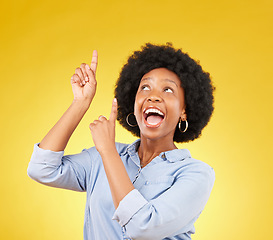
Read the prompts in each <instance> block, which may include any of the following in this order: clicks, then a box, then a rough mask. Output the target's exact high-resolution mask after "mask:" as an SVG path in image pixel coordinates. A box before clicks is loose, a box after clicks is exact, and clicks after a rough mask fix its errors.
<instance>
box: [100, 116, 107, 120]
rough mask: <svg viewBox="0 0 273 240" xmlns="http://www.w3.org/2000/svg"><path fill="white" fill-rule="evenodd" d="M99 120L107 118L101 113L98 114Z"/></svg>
mask: <svg viewBox="0 0 273 240" xmlns="http://www.w3.org/2000/svg"><path fill="white" fill-rule="evenodd" d="M99 120H100V121H103V120H107V118H106V117H105V116H103V115H100V116H99Z"/></svg>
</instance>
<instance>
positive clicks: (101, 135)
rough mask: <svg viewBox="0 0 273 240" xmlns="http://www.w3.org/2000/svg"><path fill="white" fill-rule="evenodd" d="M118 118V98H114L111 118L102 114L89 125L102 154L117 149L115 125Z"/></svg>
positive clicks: (97, 147) (96, 145)
mask: <svg viewBox="0 0 273 240" xmlns="http://www.w3.org/2000/svg"><path fill="white" fill-rule="evenodd" d="M116 119H117V100H116V99H114V100H113V103H112V109H111V113H110V117H109V120H107V118H106V117H105V116H100V117H99V118H98V120H95V121H94V122H93V123H91V124H90V125H89V128H90V130H91V134H92V137H93V141H94V144H95V147H96V149H97V150H98V152H99V153H100V154H103V153H106V152H107V151H108V150H112V149H113V148H114V149H115V125H116Z"/></svg>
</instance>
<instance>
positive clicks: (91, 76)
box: [85, 64, 97, 85]
mask: <svg viewBox="0 0 273 240" xmlns="http://www.w3.org/2000/svg"><path fill="white" fill-rule="evenodd" d="M85 70H86V73H87V76H88V80H89V82H90V83H92V84H94V85H96V84H97V81H96V78H95V74H94V72H93V71H92V70H91V68H90V67H89V66H88V64H86V65H85Z"/></svg>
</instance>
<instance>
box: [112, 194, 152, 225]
mask: <svg viewBox="0 0 273 240" xmlns="http://www.w3.org/2000/svg"><path fill="white" fill-rule="evenodd" d="M146 204H148V201H147V200H146V199H145V198H144V197H143V196H142V195H141V194H140V192H139V191H138V190H136V189H134V190H132V191H131V192H129V193H128V194H127V195H126V196H125V197H124V198H123V199H122V200H121V201H120V203H119V206H118V208H117V209H116V211H115V214H114V216H113V220H117V221H118V222H119V224H120V225H121V226H124V225H125V224H127V223H128V222H129V220H130V219H131V218H132V216H134V215H135V214H136V213H137V212H138V211H139V210H140V209H141V208H142V207H143V206H145V205H146Z"/></svg>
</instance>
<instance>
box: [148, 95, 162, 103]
mask: <svg viewBox="0 0 273 240" xmlns="http://www.w3.org/2000/svg"><path fill="white" fill-rule="evenodd" d="M147 101H148V102H161V101H162V99H161V97H160V96H159V95H158V94H155V93H151V94H150V96H149V97H148V98H147Z"/></svg>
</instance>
